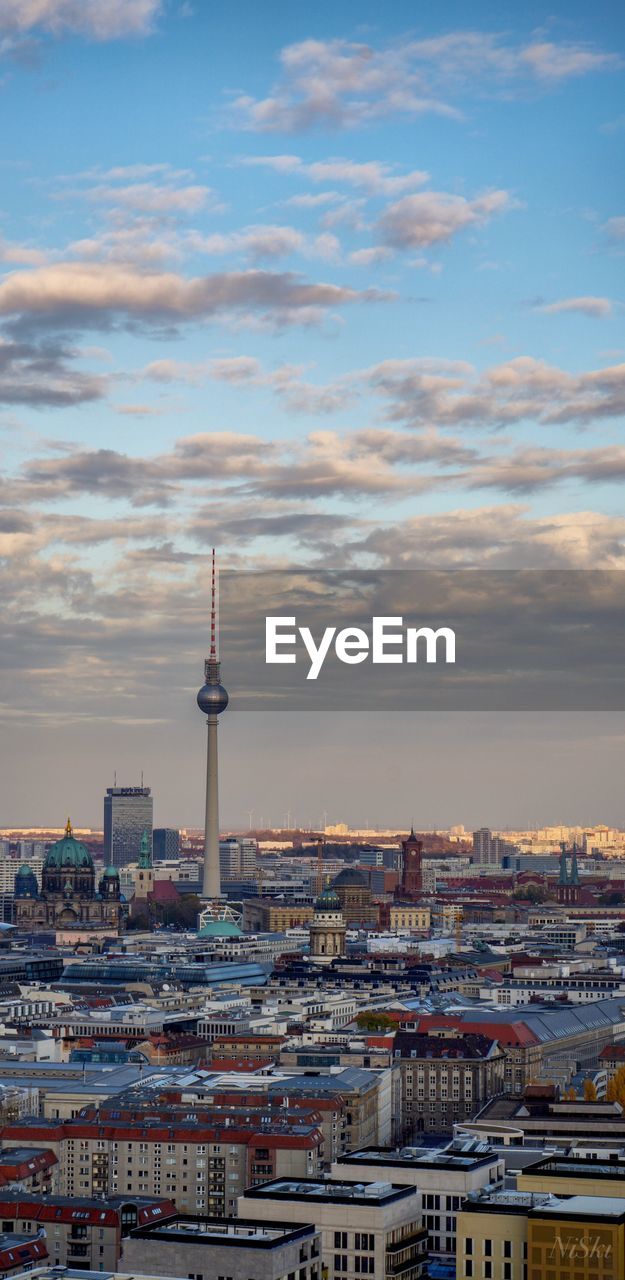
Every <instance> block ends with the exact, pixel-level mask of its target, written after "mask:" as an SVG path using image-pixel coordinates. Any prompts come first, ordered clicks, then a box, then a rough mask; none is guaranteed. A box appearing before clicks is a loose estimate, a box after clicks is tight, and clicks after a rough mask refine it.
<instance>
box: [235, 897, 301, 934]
mask: <svg viewBox="0 0 625 1280" xmlns="http://www.w3.org/2000/svg"><path fill="white" fill-rule="evenodd" d="M313 915H314V909H313V907H312V905H311V903H310V902H282V901H280V900H278V899H276V898H246V899H245V901H244V903H243V920H244V924H245V929H246V931H247V932H248V933H286V931H287V929H298V928H301V927H302V925H307V924H309V923H310V921H311V920H312V918H313Z"/></svg>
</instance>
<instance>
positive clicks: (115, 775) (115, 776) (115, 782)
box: [113, 769, 117, 787]
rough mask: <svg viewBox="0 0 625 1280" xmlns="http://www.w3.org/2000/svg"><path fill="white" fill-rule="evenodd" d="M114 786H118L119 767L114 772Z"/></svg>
mask: <svg viewBox="0 0 625 1280" xmlns="http://www.w3.org/2000/svg"><path fill="white" fill-rule="evenodd" d="M113 786H114V787H116V786H117V769H115V771H114V773H113Z"/></svg>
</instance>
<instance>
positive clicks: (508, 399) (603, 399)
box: [360, 356, 625, 427]
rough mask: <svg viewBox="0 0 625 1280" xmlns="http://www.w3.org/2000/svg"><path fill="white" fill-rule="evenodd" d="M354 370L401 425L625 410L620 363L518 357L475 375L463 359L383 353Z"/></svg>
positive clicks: (562, 418)
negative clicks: (571, 368) (573, 363)
mask: <svg viewBox="0 0 625 1280" xmlns="http://www.w3.org/2000/svg"><path fill="white" fill-rule="evenodd" d="M360 376H361V378H362V380H363V382H364V383H365V384H368V385H370V386H371V387H372V388H373V390H374V391H376V392H377V394H379V395H380V396H382V397H383V398H384V399H385V400H386V402H387V408H386V410H385V416H386V417H387V418H388V419H389V420H390V421H393V422H403V423H405V424H406V425H407V426H422V425H428V424H434V425H437V426H439V427H444V426H451V427H456V426H460V425H484V426H491V427H500V426H505V425H507V424H510V423H513V422H521V421H524V420H529V421H535V422H539V423H543V424H546V425H549V424H554V423H566V422H577V423H580V424H586V423H591V422H593V421H596V420H598V419H601V418H612V417H618V416H619V415H620V414H622V413H623V412H625V364H618V365H612V366H608V367H606V368H604V369H596V370H590V371H588V372H586V373H579V374H572V373H568V372H566V371H565V370H563V369H559V368H557V367H556V366H554V365H549V364H547V363H546V362H545V361H542V360H536V359H534V358H533V357H532V356H517V357H516V358H514V359H512V360H508V361H505V362H504V363H502V364H499V365H495V366H493V367H492V368H491V369H487V370H486V371H485V372H484V373H483V374H481V375H479V376H477V375H475V373H474V371H473V370H471V367H470V366H468V365H456V366H454V365H453V364H448V365H447V366H445V365H444V364H442V363H441V364H439V365H438V366H437V364H436V363H434V364H430V365H429V366H428V365H425V366H424V364H423V362H421V361H419V360H386V361H383V362H382V363H380V364H378V365H373V366H372V367H371V368H370V369H369V370H363V371H361V375H360Z"/></svg>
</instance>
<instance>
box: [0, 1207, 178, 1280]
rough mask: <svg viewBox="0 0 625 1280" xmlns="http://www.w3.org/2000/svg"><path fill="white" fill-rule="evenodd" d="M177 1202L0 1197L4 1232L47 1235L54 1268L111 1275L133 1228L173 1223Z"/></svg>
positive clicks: (0, 1218)
mask: <svg viewBox="0 0 625 1280" xmlns="http://www.w3.org/2000/svg"><path fill="white" fill-rule="evenodd" d="M175 1213H176V1206H175V1204H174V1203H173V1201H171V1200H169V1201H167V1200H158V1199H155V1198H154V1197H153V1196H152V1197H149V1196H148V1197H145V1199H137V1198H135V1199H134V1200H133V1199H129V1198H128V1197H127V1196H120V1197H117V1198H111V1199H109V1200H107V1201H104V1200H101V1199H99V1200H90V1199H88V1198H83V1197H82V1196H81V1197H80V1199H79V1200H74V1199H70V1198H68V1197H67V1196H40V1195H24V1194H22V1193H20V1192H18V1191H0V1222H1V1224H2V1230H3V1231H5V1232H6V1231H20V1232H26V1233H27V1234H31V1233H36V1232H37V1231H44V1232H45V1234H46V1240H47V1248H48V1254H49V1257H50V1261H51V1262H52V1263H53V1264H54V1265H56V1266H63V1267H79V1268H80V1269H81V1270H90V1269H91V1270H93V1271H110V1270H114V1269H115V1268H116V1267H117V1266H118V1265H119V1260H120V1257H121V1251H122V1240H123V1237H124V1236H126V1235H128V1234H129V1232H130V1231H131V1230H132V1229H133V1228H134V1227H138V1226H139V1227H140V1226H144V1225H146V1224H147V1223H154V1222H162V1221H164V1220H165V1219H169V1218H171V1217H173V1216H174V1215H175Z"/></svg>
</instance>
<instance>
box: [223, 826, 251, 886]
mask: <svg viewBox="0 0 625 1280" xmlns="http://www.w3.org/2000/svg"><path fill="white" fill-rule="evenodd" d="M256 851H257V844H256V841H255V840H254V839H253V838H251V837H249V836H243V837H241V838H237V837H236V836H229V837H228V839H227V840H220V841H219V868H220V871H221V877H222V880H223V879H233V878H234V877H236V876H246V877H248V878H251V879H253V878H254V877H255V875H256Z"/></svg>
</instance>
